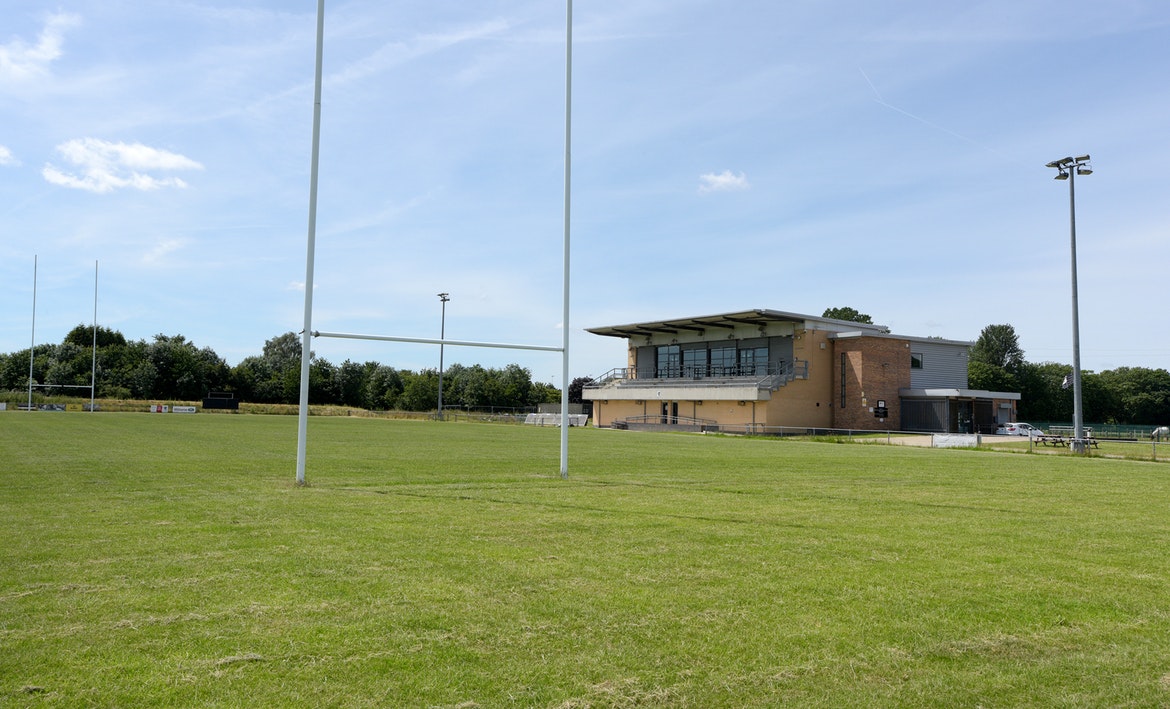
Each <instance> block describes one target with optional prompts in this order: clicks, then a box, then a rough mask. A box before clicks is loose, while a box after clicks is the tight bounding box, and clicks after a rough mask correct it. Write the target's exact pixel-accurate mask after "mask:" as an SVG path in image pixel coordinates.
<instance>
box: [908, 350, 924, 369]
mask: <svg viewBox="0 0 1170 709" xmlns="http://www.w3.org/2000/svg"><path fill="white" fill-rule="evenodd" d="M910 369H922V353H921V352H911V353H910Z"/></svg>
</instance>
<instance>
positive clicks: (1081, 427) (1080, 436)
mask: <svg viewBox="0 0 1170 709" xmlns="http://www.w3.org/2000/svg"><path fill="white" fill-rule="evenodd" d="M1045 167H1051V168H1055V169H1056V171H1057V173H1056V178H1055V179H1057V180H1068V214H1069V239H1070V244H1071V249H1072V336H1073V371H1072V386H1073V437H1072V440H1071V441H1069V450H1071V451H1072V452H1073V453H1084V452H1086V451H1087V450H1088V448H1089V447H1088V445H1087V444H1086V442H1085V418H1084V410H1083V409H1082V407H1081V328H1080V315H1079V314H1078V310H1077V207H1076V189H1075V184H1076V176H1077V175H1092V174H1093V168H1092V167H1091V166H1090V165H1089V156H1088V155H1081V156H1080V157H1075V158H1072V157H1069V158H1061V159H1060V160H1053V161H1052V162H1050V163H1048V164H1047V165H1046V166H1045Z"/></svg>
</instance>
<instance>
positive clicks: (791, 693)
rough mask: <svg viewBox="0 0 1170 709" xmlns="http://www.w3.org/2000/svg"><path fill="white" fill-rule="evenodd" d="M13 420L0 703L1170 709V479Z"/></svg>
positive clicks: (853, 456)
mask: <svg viewBox="0 0 1170 709" xmlns="http://www.w3.org/2000/svg"><path fill="white" fill-rule="evenodd" d="M558 444H559V431H558V430H557V429H555V428H535V427H523V426H501V425H488V424H450V423H448V424H439V423H434V422H413V421H385V420H377V419H357V418H354V419H346V418H321V419H317V418H314V419H313V420H311V421H310V427H309V457H308V461H309V464H308V480H309V485H308V486H307V487H297V486H296V485H295V484H294V482H293V481H294V474H295V469H294V468H295V447H296V420H295V418H294V417H277V416H245V415H239V416H211V415H195V416H181V415H166V416H164V415H154V416H152V415H146V414H113V413H102V414H84V413H67V414H64V413H63V414H51V413H35V414H28V413H19V412H6V413H3V414H0V544H2V547H3V555H2V556H0V705H11V706H63V707H64V706H68V707H74V706H109V707H115V706H117V707H130V706H134V707H138V706H192V705H198V706H239V707H261V706H263V707H276V706H345V707H462V708H464V709H466V708H469V707H509V706H516V707H554V708H563V709H569V708H573V709H579V708H584V707H775V706H939V707H944V706H945V707H950V706H970V707H975V706H983V707H1021V706H1037V707H1053V706H1057V707H1059V706H1069V707H1102V706H1110V707H1119V706H1120V707H1124V706H1134V707H1148V706H1168V705H1170V554H1167V549H1168V548H1170V467H1168V466H1167V465H1166V464H1164V463H1144V462H1137V461H1126V460H1110V459H1104V458H1089V459H1081V458H1075V457H1070V456H1051V455H1044V456H1042V455H1018V454H1009V453H993V452H985V451H968V450H931V449H919V448H910V447H897V446H891V447H887V446H874V445H836V444H830V443H814V442H798V441H783V440H761V439H743V438H732V437H719V436H692V435H670V434H647V433H631V432H616V431H604V430H593V429H572V430H571V431H570V477H569V479H568V480H562V479H561V478H560V477H559V474H558Z"/></svg>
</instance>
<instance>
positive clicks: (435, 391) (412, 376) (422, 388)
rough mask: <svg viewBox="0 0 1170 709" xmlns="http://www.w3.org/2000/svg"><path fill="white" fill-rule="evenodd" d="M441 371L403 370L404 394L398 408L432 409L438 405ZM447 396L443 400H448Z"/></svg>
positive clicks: (406, 409) (407, 409) (409, 409)
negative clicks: (417, 371)
mask: <svg viewBox="0 0 1170 709" xmlns="http://www.w3.org/2000/svg"><path fill="white" fill-rule="evenodd" d="M438 399H439V373H438V372H437V371H435V370H433V369H424V370H423V371H421V372H419V373H417V374H416V373H414V372H402V394H401V395H400V396H399V398H398V408H399V409H402V410H403V411H431V410H433V409H434V408H435V407H436V406H438ZM446 400H447V399H446V397H444V399H443V401H444V402H446Z"/></svg>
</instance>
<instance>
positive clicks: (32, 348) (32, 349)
mask: <svg viewBox="0 0 1170 709" xmlns="http://www.w3.org/2000/svg"><path fill="white" fill-rule="evenodd" d="M36 350H37V256H36V254H33V303H32V337H31V338H30V342H29V346H28V410H29V411H32V410H33V407H32V390H33V362H34V361H35V360H36Z"/></svg>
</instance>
